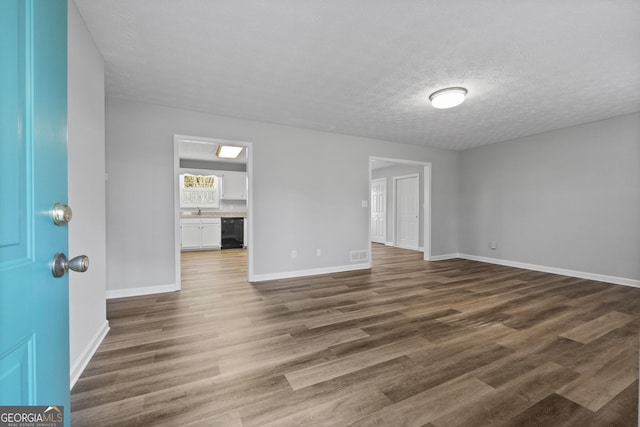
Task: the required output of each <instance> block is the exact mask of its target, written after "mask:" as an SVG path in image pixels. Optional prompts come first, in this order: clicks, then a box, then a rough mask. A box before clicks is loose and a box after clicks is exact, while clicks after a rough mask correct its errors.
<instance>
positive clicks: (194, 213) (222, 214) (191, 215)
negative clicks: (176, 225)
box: [180, 211, 247, 218]
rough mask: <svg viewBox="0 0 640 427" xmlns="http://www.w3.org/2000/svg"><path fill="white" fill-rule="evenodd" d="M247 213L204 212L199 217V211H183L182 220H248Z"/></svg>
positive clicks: (181, 213)
mask: <svg viewBox="0 0 640 427" xmlns="http://www.w3.org/2000/svg"><path fill="white" fill-rule="evenodd" d="M246 217H247V213H246V212H227V211H218V212H216V211H202V213H201V214H200V215H198V211H186V212H185V211H182V212H180V218H246Z"/></svg>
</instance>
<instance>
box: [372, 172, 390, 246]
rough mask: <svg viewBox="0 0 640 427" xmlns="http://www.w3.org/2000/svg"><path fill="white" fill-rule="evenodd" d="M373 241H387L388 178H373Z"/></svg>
mask: <svg viewBox="0 0 640 427" xmlns="http://www.w3.org/2000/svg"><path fill="white" fill-rule="evenodd" d="M371 241H372V242H376V243H386V241H387V179H386V178H379V179H374V180H371Z"/></svg>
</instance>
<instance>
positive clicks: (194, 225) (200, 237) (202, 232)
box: [180, 218, 220, 249]
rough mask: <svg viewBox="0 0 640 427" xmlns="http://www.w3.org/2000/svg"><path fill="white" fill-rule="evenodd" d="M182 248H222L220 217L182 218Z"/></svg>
mask: <svg viewBox="0 0 640 427" xmlns="http://www.w3.org/2000/svg"><path fill="white" fill-rule="evenodd" d="M180 228H181V234H182V242H181V248H182V249H220V218H183V219H181V220H180Z"/></svg>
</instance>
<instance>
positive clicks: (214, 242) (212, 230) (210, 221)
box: [201, 218, 220, 248]
mask: <svg viewBox="0 0 640 427" xmlns="http://www.w3.org/2000/svg"><path fill="white" fill-rule="evenodd" d="M201 230H202V247H203V248H220V218H202V228H201Z"/></svg>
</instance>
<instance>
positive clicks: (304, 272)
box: [249, 262, 371, 283]
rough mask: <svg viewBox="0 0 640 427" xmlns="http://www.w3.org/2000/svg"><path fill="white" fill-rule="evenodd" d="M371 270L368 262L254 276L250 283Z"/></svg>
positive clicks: (250, 278)
mask: <svg viewBox="0 0 640 427" xmlns="http://www.w3.org/2000/svg"><path fill="white" fill-rule="evenodd" d="M370 268H371V262H367V263H360V264H352V265H339V266H336V267H325V268H313V269H310V270H296V271H284V272H282V273H269V274H254V275H253V276H252V277H249V281H250V282H251V283H253V282H265V281H267V280H279V279H292V278H295V277H305V276H317V275H319V274H330V273H343V272H346V271H355V270H368V269H370Z"/></svg>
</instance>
